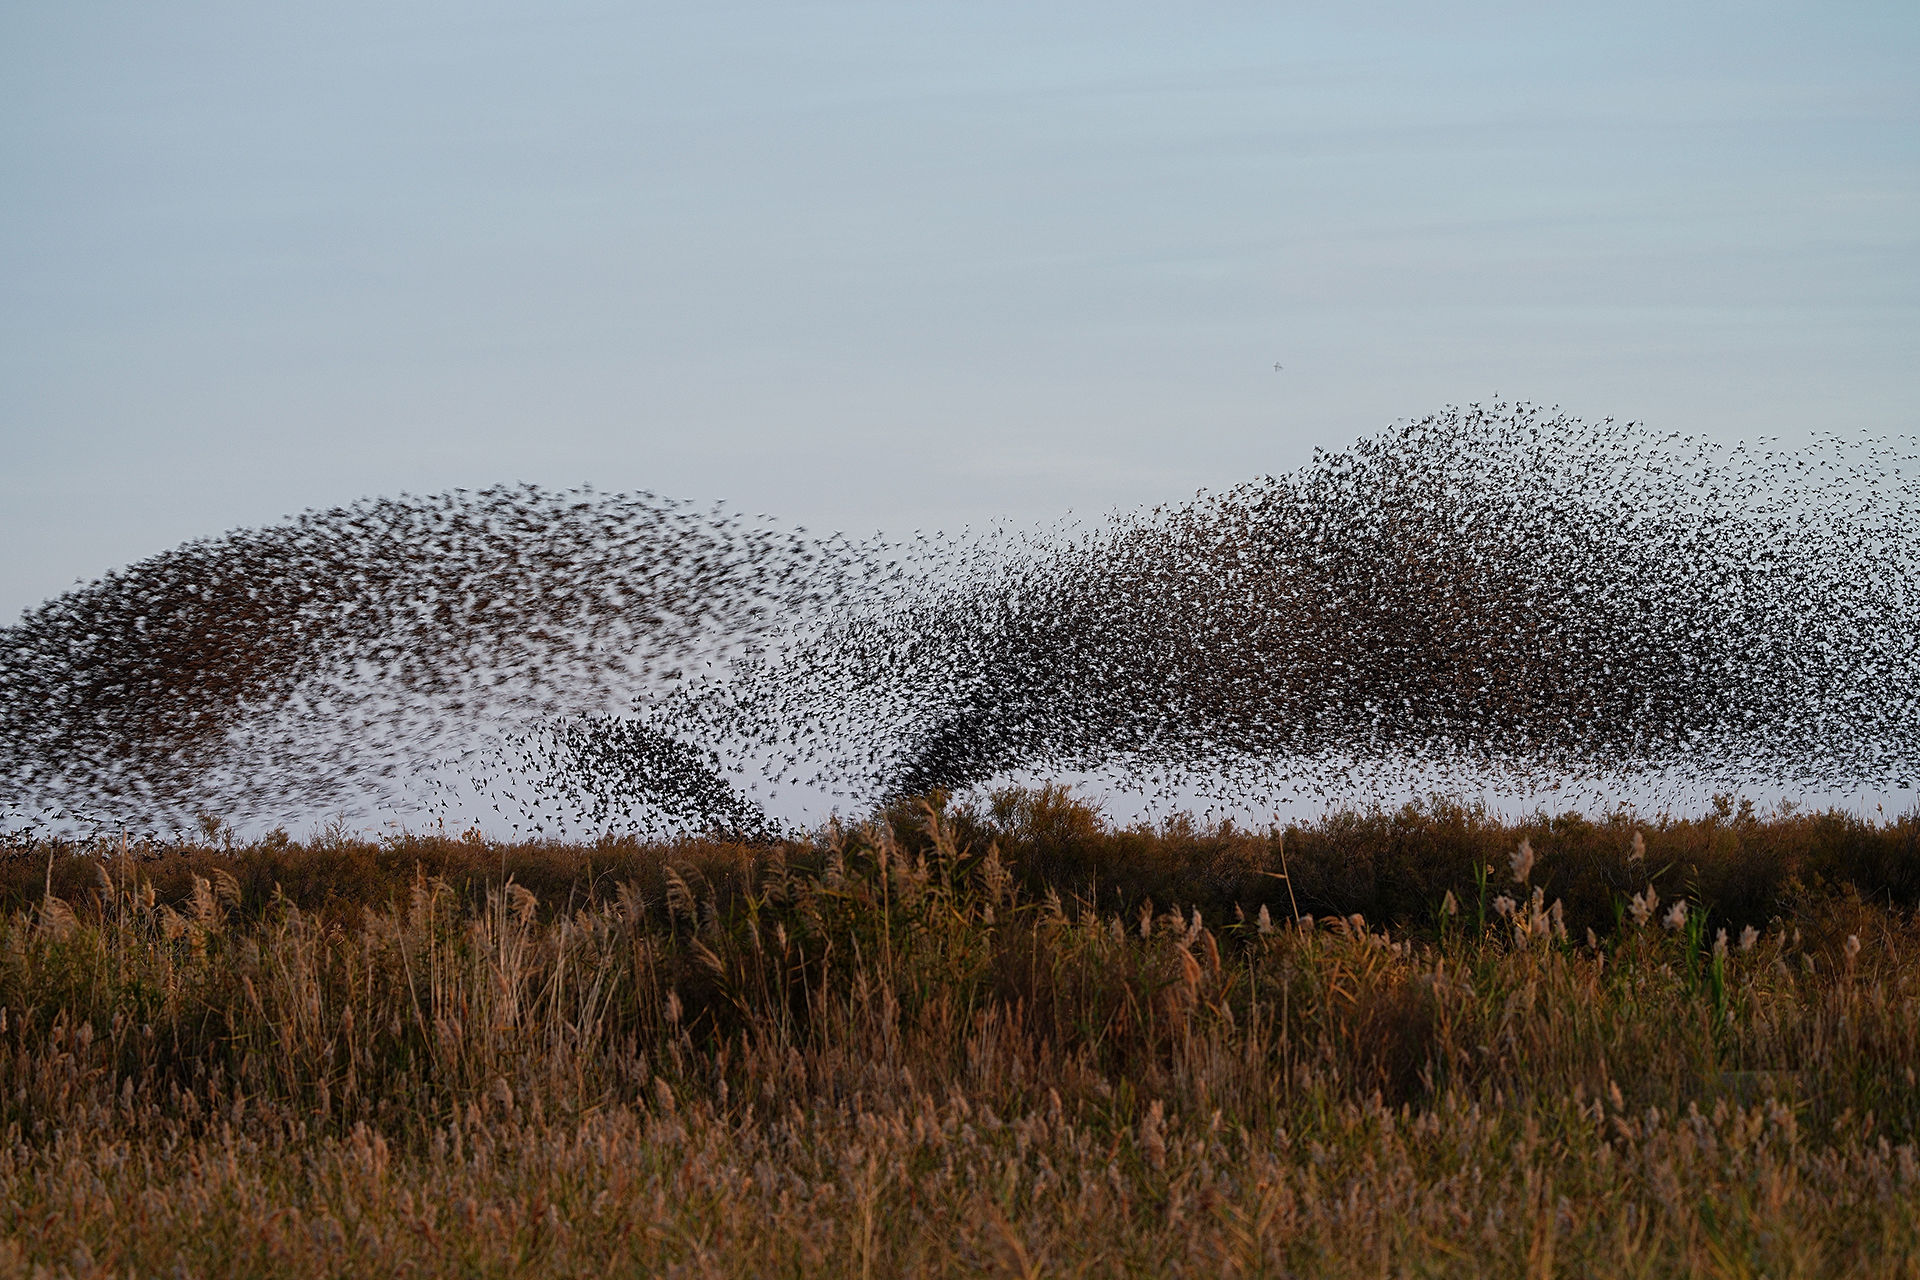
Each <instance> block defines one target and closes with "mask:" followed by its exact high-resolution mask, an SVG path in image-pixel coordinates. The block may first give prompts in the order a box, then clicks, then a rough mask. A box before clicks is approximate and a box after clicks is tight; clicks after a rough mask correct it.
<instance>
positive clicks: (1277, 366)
mask: <svg viewBox="0 0 1920 1280" xmlns="http://www.w3.org/2000/svg"><path fill="white" fill-rule="evenodd" d="M1273 371H1274V372H1275V373H1278V372H1280V366H1279V365H1278V364H1276V365H1274V366H1273Z"/></svg>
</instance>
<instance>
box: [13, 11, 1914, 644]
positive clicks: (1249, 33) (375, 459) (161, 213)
mask: <svg viewBox="0 0 1920 1280" xmlns="http://www.w3.org/2000/svg"><path fill="white" fill-rule="evenodd" d="M1436 9H1437V7H1436V6H1432V5H1427V4H1421V5H1405V6H1394V5H1373V6H1364V5H1352V4H1343V5H1339V6H1326V7H1323V8H1314V7H1306V6H1287V5H1274V4H1262V5H1252V4H1246V5H1233V4H1191V5H1170V4H1158V5H1133V6H1129V5H1122V4H1115V3H1102V4H1097V5H1093V4H1054V5H1046V6H1039V5H1032V4H1020V5H1013V4H1002V3H982V2H980V0H973V2H970V3H967V4H955V5H944V4H922V5H902V4H897V3H896V4H841V5H825V4H799V3H792V2H791V0H789V2H788V3H784V4H778V5H755V4H718V3H705V4H699V5H685V6H672V7H656V6H646V5H604V6H600V5H589V4H573V3H553V2H549V3H544V4H541V5H538V6H535V5H507V4H490V5H489V4H475V3H461V4H458V5H454V4H445V5H429V4H408V3H393V2H386V3H381V4H378V5H373V4H350V3H334V4H328V5H309V6H299V7H292V6H268V5H259V4H231V5H210V4H197V3H180V4H173V5H166V6H140V7H136V6H124V5H111V6H110V5H102V4H88V3H81V2H73V0H67V2H63V3H60V4H38V5H27V4H10V5H6V6H4V7H0V192H3V193H4V197H3V198H0V618H4V619H5V620H11V619H12V618H14V617H17V616H18V611H19V610H20V609H22V608H25V607H28V606H30V605H32V604H35V603H37V602H38V601H39V600H41V599H42V598H44V597H46V596H48V595H50V594H54V593H57V592H58V591H60V590H62V589H63V588H65V587H66V586H68V585H71V584H72V583H73V582H74V580H75V579H76V578H91V577H93V576H95V575H97V574H98V573H100V572H102V571H104V570H106V569H109V568H111V567H113V566H115V565H119V564H123V563H126V562H128V561H131V560H134V559H138V558H140V557H142V556H145V555H149V554H152V553H154V552H157V551H160V550H163V549H165V548H167V547H169V546H171V545H174V544H175V543H177V542H179V541H181V540H184V539H186V538H190V537H197V536H206V535H211V534H217V533H219V532H222V531H224V530H226V529H229V528H232V527H235V526H238V525H244V524H258V523H263V522H267V521H271V520H274V519H276V518H278V517H280V516H281V515H283V514H286V513H289V512H292V511H296V510H299V509H302V508H305V507H309V506H324V505H332V504H335V503H341V502H346V501H350V500H352V499H354V498H357V497H360V496H363V495H371V494H381V493H396V492H399V491H401V490H409V491H414V492H421V491H435V490H440V489H446V488H452V487H456V486H464V487H470V488H471V487H480V486H485V485H488V484H493V483H497V482H514V481H533V482H537V483H542V484H548V485H562V486H563V485H570V484H577V483H581V482H591V483H592V484H593V485H595V486H596V487H598V488H602V489H610V490H616V489H643V488H644V489H653V490H655V491H658V492H663V493H669V494H675V495H679V496H685V497H690V498H697V499H713V498H727V499H731V500H732V501H734V502H735V503H736V504H738V505H740V506H743V507H745V508H746V509H747V510H749V511H750V512H753V511H767V512H771V513H775V514H779V515H783V516H785V517H788V518H791V519H793V520H795V521H798V522H802V523H806V524H809V525H812V526H826V527H836V528H844V529H848V530H851V531H856V532H870V531H872V530H874V529H876V528H878V529H885V530H887V531H889V532H895V533H905V532H908V531H910V530H912V529H914V528H916V527H926V528H933V527H945V528H948V529H952V528H955V527H957V526H960V525H963V524H976V525H977V524H980V523H982V522H985V521H987V520H990V519H992V518H994V517H996V516H1008V517H1012V518H1014V519H1015V520H1017V521H1020V522H1036V521H1043V520H1050V519H1052V518H1054V517H1057V516H1060V515H1062V514H1064V513H1065V512H1066V511H1067V510H1068V509H1070V508H1071V509H1073V510H1075V511H1077V512H1079V513H1082V514H1090V513H1098V512H1102V511H1107V510H1112V509H1115V508H1122V507H1130V506H1133V505H1136V504H1140V503H1152V502H1155V501H1160V500H1165V499H1170V498H1179V497H1183V496H1185V495H1188V494H1190V493H1192V492H1193V490H1195V489H1196V488H1199V487H1201V486H1207V487H1222V486H1226V485H1230V484H1233V483H1235V482H1237V481H1239V480H1242V479H1246V478H1249V477H1251V476H1254V475H1258V474H1263V473H1267V472H1276V471H1281V470H1285V469H1288V468H1291V467H1293V466H1297V465H1299V464H1300V463H1301V462H1302V461H1304V460H1305V459H1306V458H1307V457H1308V456H1309V455H1310V453H1311V451H1312V448H1313V446H1315V445H1335V446H1337V445H1343V444H1345V443H1347V442H1349V441H1350V440H1352V439H1353V438H1354V437H1355V436H1358V435H1360V434H1362V433H1365V432H1370V431H1373V430H1376V429H1378V428H1379V427H1381V426H1382V425H1384V424H1385V423H1387V422H1389V421H1391V420H1392V419H1394V418H1396V417H1401V416H1417V415H1419V414H1422V413H1425V412H1427V411H1429V410H1433V409H1437V408H1439V407H1440V406H1441V405H1443V404H1445V403H1448V402H1465V401H1473V400H1485V399H1488V398H1490V397H1491V396H1493V395H1494V394H1495V393H1500V394H1502V395H1505V396H1507V397H1521V398H1526V399H1531V400H1536V401H1541V402H1546V403H1557V404H1560V405H1562V406H1564V407H1565V408H1566V409H1568V410H1569V411H1572V412H1575V413H1579V414H1581V415H1583V416H1587V417H1595V418H1597V417H1605V416H1609V415H1611V416H1615V417H1620V418H1638V419H1641V420H1645V421H1647V422H1649V423H1651V424H1653V425H1655V426H1657V427H1659V428H1661V429H1671V430H1677V431H1684V432H1699V433H1705V434H1709V435H1714V436H1719V437H1724V438H1734V437H1738V436H1746V437H1751V436H1754V435H1759V434H1773V435H1783V436H1787V437H1789V438H1793V437H1795V436H1797V435H1800V434H1804V433H1807V432H1811V431H1816V430H1828V429H1839V430H1847V431H1853V430H1862V431H1870V432H1882V433H1885V432H1896V431H1912V430H1915V429H1916V428H1920V413H1916V409H1915V405H1916V403H1917V401H1916V393H1920V163H1916V162H1917V161H1920V7H1916V6H1913V5H1911V4H1906V5H1894V4H1886V5H1856V6H1845V7H1837V6H1831V5H1828V6H1818V7H1816V6H1812V5H1807V6H1799V7H1766V6H1758V5H1740V6H1727V7H1724V8H1709V7H1706V6H1682V7H1676V6H1672V5H1659V6H1651V5H1649V6H1640V7H1632V6H1605V7H1602V6H1590V5H1586V6H1567V7H1566V8H1565V9H1564V10H1563V11H1561V12H1559V13H1555V12H1553V11H1550V10H1548V9H1546V8H1544V7H1542V6H1540V5H1537V4H1528V5H1512V6H1500V5H1479V6H1460V7H1454V10H1453V12H1450V13H1447V14H1445V15H1440V14H1438V13H1437V12H1436ZM1276 360H1277V361H1280V362H1282V363H1284V364H1285V365H1286V366H1287V368H1286V371H1285V372H1284V373H1278V374H1276V373H1275V372H1274V371H1273V368H1272V366H1273V363H1274V362H1275V361H1276Z"/></svg>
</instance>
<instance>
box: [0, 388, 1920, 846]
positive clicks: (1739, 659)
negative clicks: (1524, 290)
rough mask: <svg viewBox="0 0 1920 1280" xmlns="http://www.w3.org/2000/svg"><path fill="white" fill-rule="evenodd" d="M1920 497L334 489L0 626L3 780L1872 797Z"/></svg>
mask: <svg viewBox="0 0 1920 1280" xmlns="http://www.w3.org/2000/svg"><path fill="white" fill-rule="evenodd" d="M1916 474H1920V473H1917V472H1916V469H1915V461H1914V457H1913V454H1912V449H1911V442H1909V441H1905V440H1901V441H1895V442H1866V443H1854V444H1851V445H1848V444H1843V443H1842V442H1840V441H1838V440H1831V441H1826V442H1823V443H1822V444H1821V445H1819V446H1817V447H1814V448H1811V449H1805V450H1799V451H1789V450H1786V449H1782V448H1777V447H1776V448H1771V449H1770V448H1769V447H1767V446H1766V445H1765V444H1764V443H1763V444H1760V445H1742V446H1737V447H1733V448H1730V449H1721V448H1716V447H1712V446H1708V445H1705V444H1702V443H1700V442H1697V441H1690V440H1683V439H1681V438H1680V437H1678V436H1659V435H1654V434H1650V433H1649V432H1647V431H1646V430H1644V429H1642V428H1639V427H1635V426H1620V425H1616V424H1614V423H1611V422H1608V423H1602V424H1598V425H1595V424H1589V423H1583V422H1581V421H1579V420H1576V419H1572V418H1568V417H1565V416H1561V415H1556V414H1549V413H1546V412H1542V411H1539V410H1535V409H1531V408H1528V407H1525V406H1506V405H1495V406H1492V407H1490V408H1482V407H1475V408H1471V409H1467V410H1449V411H1448V412H1446V413H1443V414H1439V415H1435V416H1433V417H1430V418H1427V419H1424V420H1422V421H1419V422H1415V423H1410V424H1404V425H1401V426H1397V427H1395V428H1393V429H1391V430H1389V431H1388V432H1386V433H1384V434H1383V435H1381V436H1380V437H1378V438H1375V439H1372V440H1368V441H1364V442H1362V443H1360V444H1359V445H1356V446H1355V447H1354V448H1353V449H1351V450H1349V451H1347V452H1345V453H1340V454H1331V455H1320V456H1317V457H1316V459H1315V460H1314V462H1313V463H1312V464H1311V465H1309V466H1307V467H1305V468H1303V469H1302V470H1300V471H1298V472H1295V473H1293V474H1290V475H1287V476H1282V477H1279V478H1267V479H1263V480H1259V481H1255V482H1253V483H1249V484H1246V485H1242V486H1240V487H1238V488H1235V489H1233V490H1230V491H1228V492H1225V493H1220V494H1202V495H1201V496H1200V497H1198V498H1196V499H1195V500H1193V501H1191V502H1188V503H1185V504H1182V505H1179V506H1173V507H1165V508H1160V509H1157V510H1154V511H1152V512H1149V513H1143V514H1131V515H1124V516H1118V517H1115V518H1113V519H1111V520H1110V521H1108V522H1107V523H1106V524H1104V525H1102V526H1100V527H1096V528H1076V529H1068V530H1062V531H1056V532H1053V533H1050V534H1034V535H1027V536H1013V535H1007V534H1000V535H997V536H987V537H978V538H971V539H962V540H957V541H940V540H922V541H920V542H917V543H914V544H910V545H901V544H892V543H887V542H883V541H878V540H875V541H870V542H865V543H853V542H849V541H846V540H844V539H841V538H838V537H835V538H832V539H825V540H822V539H817V538H811V537H808V536H807V535H805V533H804V532H801V531H794V532H781V531H779V530H777V529H776V528H775V527H774V526H772V525H770V524H767V523H764V522H751V521H747V520H744V519H743V518H741V517H738V516H735V515H731V514H729V513H727V512H725V511H721V510H713V511H698V510H695V509H692V508H689V507H687V506H684V505H682V504H678V503H674V502H670V501H667V500H663V499H658V498H655V497H653V496H652V495H640V496H637V497H636V496H619V497H609V496H604V495H598V494H594V493H590V492H579V493H565V494H555V493H546V492H542V491H539V490H535V489H530V488H522V489H495V490H488V491H485V492H481V493H456V494H451V495H445V496H442V497H437V498H426V499H417V498H402V499H397V500H380V501H370V502H365V503H361V504H359V505H356V506H353V507H349V508H345V509H340V510H335V511H328V512H324V513H314V514H309V515H306V516H303V517H301V518H299V519H296V520H293V521H291V522H290V523H287V524H285V525H281V526H276V527H273V528H267V529H258V530H250V531H245V532H240V533H235V534H230V535H228V536H226V537H224V538H220V539H216V540H212V541H208V542H202V543H194V544H190V545H188V546H185V547H182V548H180V549H178V550H176V551H172V552H169V553H167V554H165V555H161V556H157V557H155V558H153V559H151V560H148V561H145V562H143V563H141V564H138V565H136V566H134V567H133V568H131V569H129V570H128V571H126V572H125V573H122V574H117V575H113V576H110V577H108V578H105V579H103V580H101V581H99V582H97V583H95V584H93V585H91V586H88V587H85V588H83V589H80V590H77V591H74V592H71V593H69V594H67V595H65V596H63V597H61V598H59V599H57V600H54V601H51V602H49V603H48V604H46V605H44V606H42V607H41V608H39V609H38V610H36V611H33V612H31V613H29V614H28V615H27V616H26V617H25V618H24V619H23V621H22V622H21V623H20V624H19V625H17V626H15V627H12V628H10V629H8V630H7V631H6V632H4V636H3V637H0V715H4V718H5V723H6V733H5V738H4V743H3V744H0V751H3V752H4V757H3V758H0V768H4V771H5V776H6V778H7V779H8V786H9V789H10V791H11V792H12V793H13V796H14V798H15V801H16V804H17V805H18V806H19V807H22V808H24V809H27V810H30V811H33V812H37V813H40V814H43V815H47V814H55V813H64V814H67V815H69V816H70V817H76V820H78V818H87V819H91V820H95V821H119V822H127V821H135V822H146V823H149V824H157V825H161V826H164V825H166V824H168V823H176V824H177V823H179V822H182V821H184V820H187V819H189V818H190V817H191V816H192V815H194V814H197V813H200V812H203V811H208V810H214V811H219V812H222V813H227V814H235V815H251V816H257V817H267V816H271V814H273V813H276V812H287V811H291V810H295V809H298V810H301V811H304V812H309V813H312V812H319V811H324V810H328V809H331V808H334V807H341V806H354V805H366V804H373V803H388V804H401V803H403V802H415V803H417V802H420V801H421V800H422V799H423V798H431V797H432V796H434V795H436V794H437V795H439V796H440V797H441V799H442V801H443V802H444V801H445V800H446V798H447V797H448V796H449V795H451V794H452V793H454V792H456V791H460V792H463V793H464V792H468V791H470V792H472V793H474V794H478V795H480V796H482V797H485V798H486V799H488V800H489V801H491V803H492V804H493V805H494V806H495V807H496V808H498V809H499V810H500V811H501V813H502V814H503V815H504V817H505V818H506V819H508V820H510V821H511V822H513V824H514V825H516V826H518V827H521V828H522V829H534V830H547V831H554V832H558V831H561V830H579V829H581V828H583V827H584V828H588V829H591V828H620V829H635V830H641V831H646V832H664V831H668V830H686V829H714V828H718V829H722V830H725V831H728V832H731V833H736V834H750V833H753V832H756V831H763V830H766V829H768V828H769V826H770V824H771V823H772V819H770V818H768V817H767V815H766V812H765V810H763V808H762V807H761V806H760V805H759V804H758V803H756V802H755V801H754V800H753V799H752V798H751V795H752V794H753V793H754V792H755V791H756V790H760V791H761V792H762V793H765V794H771V793H774V792H777V791H778V789H779V788H782V787H788V788H813V789H816V790H818V791H824V792H826V793H828V794H831V795H834V796H838V797H842V798H844V799H845V800H846V801H847V802H849V803H852V804H867V803H872V802H875V801H881V800H885V799H888V798H891V797H897V796H901V795H906V794H916V793H924V792H928V791H932V790H934V789H948V790H953V789H958V788H964V787H967V786H969V785H973V784H977V783H982V782H986V781H989V780H991V779H994V778H996V777H1002V776H1006V775H1008V774H1014V773H1027V774H1032V773H1036V772H1039V773H1046V772H1056V773H1057V772H1070V771H1101V770H1104V771H1106V773H1107V775H1108V776H1109V777H1110V778H1112V779H1114V780H1115V781H1116V785H1119V786H1123V787H1127V786H1130V787H1132V788H1134V789H1136V790H1138V791H1140V792H1142V793H1145V794H1147V795H1149V796H1151V795H1153V794H1156V793H1160V794H1172V793H1174V792H1175V791H1176V790H1179V789H1182V788H1184V789H1185V791H1184V792H1183V794H1193V791H1194V789H1195V788H1198V789H1199V790H1200V791H1201V792H1202V793H1207V792H1209V789H1210V791H1211V793H1212V794H1218V795H1222V796H1229V795H1230V796H1234V797H1237V798H1240V799H1242V800H1246V799H1249V798H1257V797H1278V796H1280V795H1282V794H1283V793H1288V794H1291V793H1298V792H1301V791H1309V792H1315V793H1319V794H1323V795H1325V794H1330V793H1331V794H1333V795H1339V794H1342V793H1343V791H1345V792H1349V793H1350V791H1351V789H1352V788H1354V787H1356V786H1360V785H1362V784H1363V783H1364V784H1366V785H1370V786H1379V785H1381V784H1383V783H1386V784H1390V783H1392V782H1393V781H1394V780H1396V779H1397V780H1401V781H1402V782H1406V783H1408V784H1412V783H1413V782H1414V781H1415V780H1418V783H1419V785H1422V786H1430V785H1433V784H1434V781H1435V779H1442V780H1446V781H1448V782H1449V783H1450V784H1461V785H1467V786H1474V785H1482V784H1489V783H1498V782H1500V781H1501V780H1507V781H1512V780H1515V779H1524V778H1528V777H1534V778H1541V777H1551V778H1553V779H1555V780H1557V781H1568V780H1571V781H1575V782H1585V783H1594V784H1600V785H1607V784H1611V783H1614V782H1617V781H1619V780H1621V779H1634V778H1637V779H1641V780H1646V779H1664V780H1667V781H1669V782H1671V781H1673V780H1682V781H1685V782H1688V783H1711V784H1715V785H1733V786H1739V785H1743V784H1749V783H1765V784H1768V785H1774V784H1779V785H1785V786H1790V787H1795V788H1802V789H1807V790H1816V791H1832V790H1836V789H1838V790H1848V789H1858V788H1863V787H1884V786H1906V785H1909V780H1910V778H1911V776H1912V773H1913V771H1914V769H1915V766H1916V763H1917V762H1920V680H1917V679H1916V676H1920V645H1917V644H1916V637H1917V636H1920V622H1917V621H1916V619H1917V618H1920V609H1917V608H1916V607H1915V605H1916V601H1915V576H1914V575H1915V569H1916V565H1917V564H1920V557H1916V554H1915V553H1916V549H1920V520H1916V519H1915V514H1916V507H1917V506H1920V504H1916V501H1915V497H1916V480H1915V477H1916ZM436 789H437V790H436ZM1256 802H1257V801H1256Z"/></svg>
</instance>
